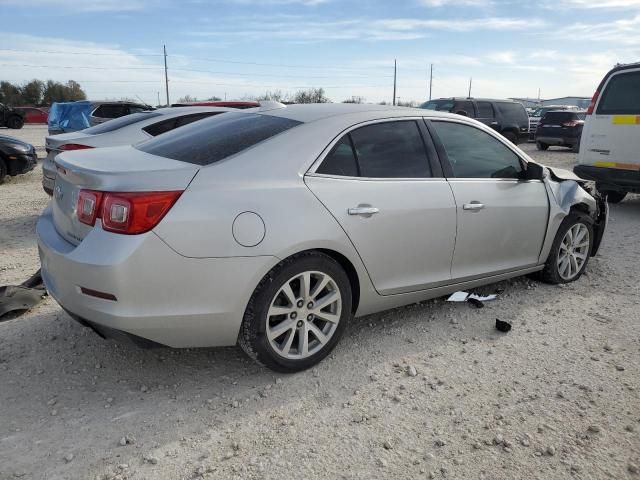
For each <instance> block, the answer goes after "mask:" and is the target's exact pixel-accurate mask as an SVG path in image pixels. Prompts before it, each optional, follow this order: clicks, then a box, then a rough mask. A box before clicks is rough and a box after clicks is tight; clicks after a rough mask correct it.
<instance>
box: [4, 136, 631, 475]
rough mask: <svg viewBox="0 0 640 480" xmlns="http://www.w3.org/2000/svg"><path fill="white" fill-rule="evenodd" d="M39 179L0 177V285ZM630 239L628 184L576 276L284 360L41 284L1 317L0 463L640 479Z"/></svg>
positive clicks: (403, 315) (10, 273) (19, 264)
mask: <svg viewBox="0 0 640 480" xmlns="http://www.w3.org/2000/svg"><path fill="white" fill-rule="evenodd" d="M37 128H40V130H39V134H36V133H35V131H36V130H37ZM44 131H45V130H44V129H43V128H41V127H35V128H33V127H30V128H25V129H23V130H19V131H5V130H3V131H2V132H3V133H9V134H14V135H16V136H19V137H24V135H34V136H35V137H38V135H41V136H44ZM37 140H38V138H36V140H32V142H36V141H37ZM41 143H43V142H41ZM524 149H525V150H526V151H528V152H529V153H530V154H532V156H533V157H534V158H536V159H538V160H539V161H540V162H541V163H547V164H550V165H554V166H564V167H565V168H570V167H571V166H572V163H573V162H574V161H575V154H572V153H570V152H568V151H563V150H554V149H551V150H549V151H547V152H537V151H535V148H534V147H533V146H532V145H531V144H528V145H524ZM40 179H41V170H40V169H37V170H35V171H33V172H31V173H29V174H27V175H24V176H19V177H14V178H10V179H8V180H7V181H6V183H5V184H4V185H0V205H1V208H0V285H1V284H7V283H18V282H21V281H23V280H24V279H26V278H27V277H29V276H30V275H31V274H32V273H33V272H34V271H35V270H36V269H37V268H38V260H37V248H36V242H35V239H34V226H35V222H36V218H37V215H38V213H39V212H40V211H41V210H42V208H44V206H45V204H46V202H47V197H46V195H45V194H44V192H43V191H42V190H41V187H40ZM638 238H640V198H639V197H638V196H632V197H630V198H628V199H627V200H625V201H624V202H623V203H621V204H620V205H612V207H611V219H610V223H609V230H608V232H607V234H606V236H605V239H604V244H603V247H602V250H601V253H600V255H599V256H598V257H596V258H594V259H592V260H591V262H590V264H589V267H588V270H587V274H586V275H585V276H583V278H582V279H581V280H579V281H578V282H576V283H574V284H570V285H567V286H562V287H558V286H549V285H545V284H541V283H537V282H535V281H533V280H530V279H528V278H520V279H516V280H513V281H510V282H501V283H500V284H499V285H494V286H490V287H487V290H486V291H487V292H493V291H495V289H496V288H504V289H505V291H504V293H503V294H501V295H499V297H498V298H497V299H496V300H494V301H491V302H487V303H486V304H485V306H484V308H482V309H475V308H467V307H466V306H465V305H460V304H455V303H448V302H445V301H444V300H445V299H438V300H434V301H428V302H423V303H421V304H418V305H412V306H409V307H405V308H399V309H396V310H392V311H388V312H384V313H380V314H376V315H371V316H368V317H364V318H360V319H357V320H355V321H353V322H352V324H351V325H349V327H348V328H347V331H346V333H345V335H344V337H343V339H342V341H341V342H340V344H339V345H338V347H337V348H336V350H335V351H334V353H333V354H332V355H331V356H330V357H329V358H327V359H326V360H325V361H324V362H322V363H321V364H320V365H318V366H317V367H316V368H314V369H313V370H309V371H307V372H303V373H299V374H295V375H281V374H276V373H274V372H271V371H269V370H266V369H263V368H260V367H258V366H256V365H255V364H254V363H253V362H252V361H250V360H248V359H247V358H245V356H244V355H243V354H242V353H241V352H240V350H239V349H237V348H226V349H193V350H171V349H159V350H141V349H139V348H137V347H134V346H129V345H122V344H118V343H115V342H108V341H104V340H102V339H100V338H99V337H97V336H96V335H95V334H94V333H92V332H91V331H90V330H87V329H86V328H82V327H81V326H79V325H78V324H76V323H75V322H73V321H72V320H71V319H70V318H69V317H68V316H67V315H66V314H65V313H64V312H63V311H62V310H61V309H60V307H58V306H57V305H56V303H55V302H54V301H53V300H52V299H47V300H46V301H45V302H44V303H43V304H42V305H41V306H39V307H38V308H36V309H35V310H34V311H32V312H30V313H28V314H26V315H25V316H23V317H20V318H18V319H15V320H12V321H9V322H5V323H0V478H1V479H10V478H28V479H44V478H47V479H94V478H95V479H114V480H115V479H151V478H153V479H201V478H211V479H213V478H216V479H217V478H224V479H227V478H230V479H234V478H237V479H242V478H246V479H271V478H273V479H276V478H305V479H314V478H318V479H325V478H328V479H334V478H345V479H376V478H393V479H412V480H413V479H419V478H425V479H426V478H438V479H439V478H459V479H482V478H486V479H505V480H506V479H509V480H511V479H516V478H528V479H541V480H542V479H544V480H548V479H566V478H585V479H587V478H589V479H590V478H616V479H620V478H631V479H633V478H640V476H639V474H638V468H639V467H638V465H640V309H638V298H640V291H639V282H638V273H637V264H638V261H639V260H640V249H639V248H638ZM496 317H499V318H500V319H502V320H505V321H509V322H511V323H512V324H513V329H512V330H511V331H510V332H509V333H508V334H501V333H499V332H497V331H496V330H495V329H494V324H495V319H496Z"/></svg>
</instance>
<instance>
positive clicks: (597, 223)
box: [540, 167, 609, 261]
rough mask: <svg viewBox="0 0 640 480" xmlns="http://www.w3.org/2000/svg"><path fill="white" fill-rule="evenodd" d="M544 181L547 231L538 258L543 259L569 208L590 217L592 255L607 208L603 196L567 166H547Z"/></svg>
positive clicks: (605, 220) (604, 224) (544, 259)
mask: <svg viewBox="0 0 640 480" xmlns="http://www.w3.org/2000/svg"><path fill="white" fill-rule="evenodd" d="M544 183H545V185H546V187H547V189H548V191H549V193H550V194H551V195H550V198H549V199H550V214H549V225H548V230H547V231H548V232H549V234H548V235H547V239H546V240H545V244H544V246H543V249H542V252H541V255H540V259H541V261H546V258H547V257H548V255H549V251H550V250H551V245H552V244H553V240H554V238H555V234H556V232H557V231H558V227H559V226H560V223H562V221H563V220H564V218H565V217H566V216H567V215H569V213H570V212H571V210H572V209H575V210H577V211H580V212H583V213H585V214H587V215H589V217H591V219H592V220H593V233H594V239H593V248H592V250H591V256H594V255H595V254H596V253H597V252H598V249H599V248H600V244H601V242H602V237H603V235H604V231H605V229H606V225H607V220H608V212H609V210H608V205H607V202H606V200H605V199H604V198H602V196H601V195H600V194H598V193H597V192H596V191H595V189H590V188H589V186H588V185H587V183H588V182H587V181H585V180H583V179H581V178H580V177H578V176H577V175H576V174H575V173H573V172H570V171H568V170H563V169H558V168H550V167H547V174H546V175H545V178H544ZM590 190H592V191H590Z"/></svg>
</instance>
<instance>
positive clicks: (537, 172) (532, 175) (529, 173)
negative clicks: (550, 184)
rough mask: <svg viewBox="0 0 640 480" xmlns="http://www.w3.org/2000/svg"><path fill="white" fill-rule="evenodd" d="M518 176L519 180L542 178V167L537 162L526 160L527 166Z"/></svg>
mask: <svg viewBox="0 0 640 480" xmlns="http://www.w3.org/2000/svg"><path fill="white" fill-rule="evenodd" d="M520 178H521V180H542V179H543V178H544V168H543V167H542V165H539V164H537V163H533V162H527V168H526V170H523V172H522V175H521V176H520Z"/></svg>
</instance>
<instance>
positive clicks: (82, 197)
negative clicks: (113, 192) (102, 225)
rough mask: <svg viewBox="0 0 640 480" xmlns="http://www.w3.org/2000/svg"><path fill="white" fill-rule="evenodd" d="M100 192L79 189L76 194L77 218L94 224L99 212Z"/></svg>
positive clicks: (85, 222) (88, 223)
mask: <svg viewBox="0 0 640 480" xmlns="http://www.w3.org/2000/svg"><path fill="white" fill-rule="evenodd" d="M101 199H102V192H96V191H95V190H80V194H79V195H78V206H77V208H76V211H77V215H78V220H80V222H82V223H84V224H87V225H91V226H93V225H95V223H96V218H97V217H98V213H99V212H100V200H101Z"/></svg>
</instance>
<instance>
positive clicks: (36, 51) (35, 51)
mask: <svg viewBox="0 0 640 480" xmlns="http://www.w3.org/2000/svg"><path fill="white" fill-rule="evenodd" d="M0 52H19V53H47V54H54V55H58V54H59V55H91V56H92V57H93V56H95V55H99V56H105V57H124V56H129V55H133V56H136V57H162V54H161V53H104V52H60V51H57V52H56V51H52V50H19V49H17V48H0Z"/></svg>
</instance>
